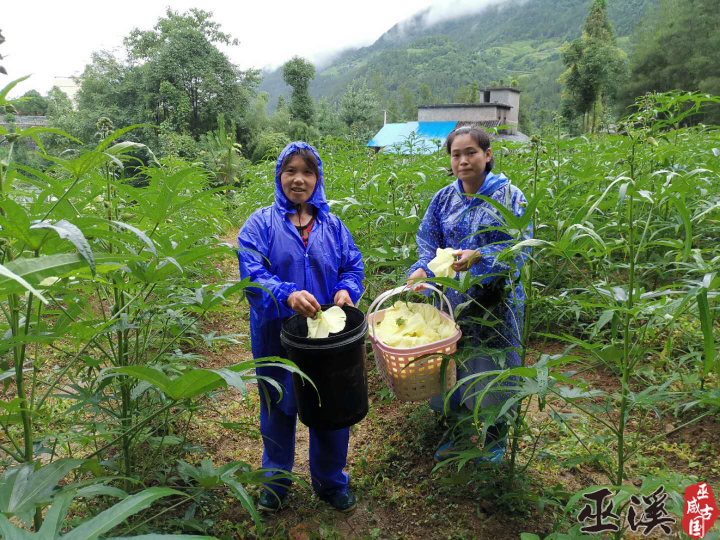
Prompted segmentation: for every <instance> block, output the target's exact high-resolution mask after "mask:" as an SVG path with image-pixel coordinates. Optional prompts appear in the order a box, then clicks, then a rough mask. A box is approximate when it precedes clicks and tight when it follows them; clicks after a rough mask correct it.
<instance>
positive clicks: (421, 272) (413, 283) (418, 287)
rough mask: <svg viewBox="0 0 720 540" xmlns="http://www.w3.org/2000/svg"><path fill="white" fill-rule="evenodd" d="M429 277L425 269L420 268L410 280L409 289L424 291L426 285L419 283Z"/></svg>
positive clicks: (411, 275)
mask: <svg viewBox="0 0 720 540" xmlns="http://www.w3.org/2000/svg"><path fill="white" fill-rule="evenodd" d="M427 277H428V275H427V272H426V271H425V269H424V268H418V269H417V270H415V271H414V272H413V273H412V274H410V277H409V278H408V287H412V288H413V289H412V290H413V291H422V290H423V289H424V288H425V284H424V283H417V281H419V280H421V279H427Z"/></svg>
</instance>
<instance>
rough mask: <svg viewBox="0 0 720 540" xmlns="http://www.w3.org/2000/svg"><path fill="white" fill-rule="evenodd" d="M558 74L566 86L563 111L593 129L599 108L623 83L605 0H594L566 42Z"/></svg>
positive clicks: (621, 59)
mask: <svg viewBox="0 0 720 540" xmlns="http://www.w3.org/2000/svg"><path fill="white" fill-rule="evenodd" d="M563 63H564V64H565V67H566V68H567V70H566V71H565V73H563V74H562V75H561V76H560V79H559V80H560V82H561V83H562V84H563V85H564V86H565V89H564V92H563V97H564V114H565V115H566V116H567V117H569V118H573V117H575V116H577V115H581V116H582V117H583V120H584V121H583V125H584V129H585V131H590V132H594V131H595V127H596V119H597V113H598V109H599V108H604V107H606V106H607V98H608V97H614V96H615V94H616V92H617V89H618V88H619V87H620V85H621V84H622V76H623V74H624V72H625V69H626V67H625V63H626V57H625V53H624V52H623V51H622V50H621V49H619V48H618V47H617V46H616V43H615V32H614V30H613V28H612V24H611V23H610V21H609V20H608V17H607V2H606V0H594V1H593V3H592V5H591V6H590V12H589V13H588V16H587V18H586V19H585V26H584V29H583V33H582V36H581V37H580V38H578V39H576V40H575V41H573V42H572V43H570V44H568V45H566V46H565V48H564V50H563Z"/></svg>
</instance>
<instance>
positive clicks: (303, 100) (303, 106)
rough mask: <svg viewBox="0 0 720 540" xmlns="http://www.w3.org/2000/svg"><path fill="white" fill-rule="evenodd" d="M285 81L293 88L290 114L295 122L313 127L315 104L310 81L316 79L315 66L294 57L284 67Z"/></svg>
mask: <svg viewBox="0 0 720 540" xmlns="http://www.w3.org/2000/svg"><path fill="white" fill-rule="evenodd" d="M282 73H283V80H284V81H285V84H287V85H288V86H290V87H292V94H291V95H290V114H291V115H292V118H293V120H299V121H301V122H304V123H305V124H307V125H312V123H313V120H314V117H315V103H314V101H313V98H312V96H311V95H310V81H312V80H313V78H315V66H313V65H312V64H311V63H310V62H308V61H307V60H305V59H304V58H300V57H299V56H295V57H293V58H292V59H291V60H288V61H287V62H285V65H283V72H282Z"/></svg>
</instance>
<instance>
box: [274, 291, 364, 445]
mask: <svg viewBox="0 0 720 540" xmlns="http://www.w3.org/2000/svg"><path fill="white" fill-rule="evenodd" d="M332 306H333V304H326V305H323V306H322V308H323V310H326V309H328V308H330V307H332ZM342 309H343V311H344V312H345V314H346V315H347V320H346V321H345V328H344V329H343V331H342V332H339V333H337V334H330V335H329V336H328V337H326V338H320V339H309V338H308V337H307V331H308V330H307V320H306V318H305V317H302V316H301V315H293V316H292V317H290V318H289V319H287V320H285V321H284V322H283V325H282V331H281V332H280V341H281V343H282V345H283V347H285V348H286V349H287V351H288V358H289V359H290V360H292V361H293V362H295V364H297V366H298V367H299V368H300V370H301V371H302V372H303V373H305V374H306V375H307V376H308V377H309V378H310V380H312V381H313V382H314V383H315V386H316V387H317V390H315V388H314V387H313V385H312V384H310V383H309V382H308V381H307V380H303V378H302V377H300V376H299V375H297V374H295V373H293V376H292V379H293V388H294V390H295V401H296V403H297V408H298V416H299V417H300V421H301V422H302V423H303V424H305V425H306V426H308V427H311V428H314V429H321V430H328V431H329V430H334V429H341V428H346V427H350V426H352V425H354V424H357V423H358V422H359V421H360V420H362V419H363V418H365V415H367V412H368V408H369V403H368V385H367V371H366V369H365V336H366V334H367V320H366V319H365V314H364V313H363V312H362V311H360V310H359V309H357V308H354V307H350V306H343V308H342Z"/></svg>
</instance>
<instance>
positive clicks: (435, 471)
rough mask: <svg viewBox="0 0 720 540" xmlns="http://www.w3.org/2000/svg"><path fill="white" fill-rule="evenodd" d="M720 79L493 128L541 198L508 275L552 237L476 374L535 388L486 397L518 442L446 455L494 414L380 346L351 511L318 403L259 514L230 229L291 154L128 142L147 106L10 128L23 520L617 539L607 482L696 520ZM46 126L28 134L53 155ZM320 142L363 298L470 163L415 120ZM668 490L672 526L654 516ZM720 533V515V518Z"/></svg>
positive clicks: (8, 268) (715, 458)
mask: <svg viewBox="0 0 720 540" xmlns="http://www.w3.org/2000/svg"><path fill="white" fill-rule="evenodd" d="M2 99H4V97H3V96H0V102H1V101H2ZM709 101H713V102H718V101H720V98H713V97H707V96H703V95H695V94H687V93H675V94H665V95H657V96H648V97H646V98H645V100H644V101H642V102H640V103H639V107H638V109H637V112H636V113H635V114H634V115H633V116H631V117H630V118H628V119H627V120H626V121H625V122H623V123H622V124H619V125H618V126H617V132H616V133H613V134H598V135H593V136H592V137H577V138H570V137H568V136H567V135H566V134H565V133H564V132H563V130H562V129H561V124H560V122H556V123H555V124H554V125H552V126H549V127H548V129H546V130H545V136H543V137H539V138H533V140H532V141H531V142H529V143H527V144H520V143H512V142H503V141H501V140H497V141H495V142H494V143H493V151H494V155H495V169H494V170H495V171H499V172H503V173H505V174H506V175H507V177H508V178H509V179H510V180H511V182H512V183H514V184H515V185H517V186H518V187H519V188H520V189H521V190H522V191H523V193H524V194H525V196H526V198H527V201H528V204H527V207H526V208H525V214H524V216H523V217H521V218H517V217H515V216H514V215H512V213H511V212H508V211H507V210H506V209H505V208H504V207H503V206H502V205H497V206H496V210H497V212H498V215H500V216H501V218H502V220H503V222H504V224H505V225H504V227H503V228H504V230H505V231H506V232H507V233H508V234H510V235H511V236H512V237H513V238H515V239H516V241H515V242H513V243H512V244H511V245H510V246H509V247H508V248H507V249H506V251H505V252H504V255H503V256H504V258H505V260H506V262H507V263H508V264H509V265H510V270H509V271H510V272H512V271H514V267H513V265H514V262H513V261H514V260H515V258H516V255H517V254H518V252H520V251H521V250H524V251H525V252H526V253H527V254H528V256H527V258H526V261H525V264H523V265H522V267H521V269H520V276H521V277H520V279H521V280H522V282H523V285H524V287H525V291H526V295H527V300H526V304H525V313H526V320H525V322H524V326H523V328H522V340H521V347H520V350H519V351H518V352H519V353H520V355H521V358H522V365H521V366H520V367H516V368H507V369H499V370H496V371H494V372H490V373H488V374H484V375H485V378H484V379H481V378H480V377H478V380H477V382H478V383H481V382H482V383H483V384H485V383H489V384H488V386H487V388H492V387H493V386H496V385H500V384H503V383H505V384H506V386H505V388H506V389H507V391H508V393H509V396H510V397H509V401H508V403H509V405H512V407H511V406H508V407H505V408H503V410H498V411H494V412H493V413H492V414H493V416H492V418H490V419H495V418H496V417H497V418H504V419H505V420H506V421H507V422H508V425H509V426H510V431H509V433H508V438H509V449H508V453H507V456H506V457H505V459H504V460H503V461H502V463H501V464H499V465H497V466H488V465H484V466H483V465H475V464H474V460H473V456H474V454H473V450H472V449H468V450H467V452H464V453H460V454H459V455H458V456H457V457H454V458H452V459H449V460H447V461H445V462H442V463H440V464H436V463H435V462H434V461H433V459H432V455H433V452H434V451H435V449H436V447H437V445H438V443H439V442H440V440H441V439H442V438H443V437H444V436H446V435H447V433H448V431H449V430H452V429H453V428H454V427H457V425H461V426H463V427H464V428H465V429H469V430H472V431H473V432H474V437H475V439H474V440H475V441H481V440H482V439H483V438H484V437H485V430H486V424H487V423H488V422H489V420H490V419H488V418H487V417H485V418H484V417H483V416H482V414H481V411H479V410H476V411H474V412H468V414H467V417H465V418H452V419H450V418H449V417H447V416H443V415H440V414H438V413H435V412H433V411H431V410H430V409H429V407H428V405H427V404H426V403H425V402H413V403H411V402H402V401H399V400H398V399H396V398H394V396H393V395H392V393H391V392H390V391H389V390H388V389H387V388H386V387H385V385H384V383H383V382H382V380H381V379H380V377H379V375H378V373H377V369H376V367H375V361H374V357H373V354H372V350H371V348H370V347H369V346H368V348H367V351H368V355H367V367H368V370H369V384H370V402H371V409H370V413H369V415H368V417H367V418H366V419H364V420H363V421H362V422H360V423H359V424H357V425H356V426H353V428H351V439H350V453H349V455H348V472H349V474H350V477H351V483H352V486H353V489H354V490H355V492H356V494H357V496H358V509H357V510H356V511H355V513H354V514H352V515H350V516H344V515H339V514H337V513H335V512H333V511H331V510H329V509H328V508H327V507H326V506H325V505H323V504H322V503H321V502H320V501H319V500H317V498H315V497H314V496H313V495H312V490H311V489H310V488H309V485H308V482H309V474H308V468H307V447H308V442H307V430H306V429H304V428H300V427H299V431H298V448H297V458H296V474H297V475H298V482H297V483H296V484H295V487H294V488H293V490H292V491H291V495H290V499H289V505H288V506H289V507H288V509H286V510H284V511H282V512H281V513H279V514H278V515H277V516H272V517H265V516H261V515H259V514H258V512H257V511H256V510H255V502H254V501H255V500H256V499H257V496H258V494H259V492H260V485H261V481H262V475H263V471H262V470H261V469H260V457H261V452H262V442H261V440H260V437H259V433H258V419H259V399H260V398H259V396H258V391H257V389H256V386H257V378H256V376H255V371H254V368H255V366H256V364H257V361H256V360H255V359H253V358H252V355H251V354H250V344H249V329H248V326H249V323H248V320H249V308H248V304H247V302H246V300H245V299H244V297H243V295H244V290H245V289H246V288H247V287H248V286H249V282H248V281H242V280H240V276H239V272H238V269H237V259H236V253H235V251H234V248H235V245H236V237H237V232H238V230H239V228H240V227H241V226H242V223H243V221H244V220H245V219H246V218H247V216H249V215H250V213H252V212H253V211H254V210H255V209H257V208H259V207H261V206H265V205H268V204H271V203H272V200H273V197H274V196H273V190H274V171H275V162H274V160H272V159H271V160H269V161H267V162H263V163H260V164H257V165H253V166H251V167H249V168H248V169H247V170H246V171H245V172H244V175H243V178H242V185H241V186H240V187H235V188H234V189H233V190H228V188H227V187H226V186H223V185H218V183H217V181H216V176H215V175H214V174H213V172H212V171H208V170H207V169H205V168H202V167H200V166H198V165H197V164H193V163H188V162H186V161H183V160H180V159H167V158H161V159H159V160H157V159H155V157H154V155H153V154H152V152H151V151H150V149H147V148H146V147H144V146H142V145H139V144H137V143H131V142H126V137H125V135H126V134H127V133H129V132H130V131H131V130H132V129H133V128H125V129H121V130H116V131H110V130H106V131H105V132H103V133H102V138H101V139H100V142H99V143H98V145H97V146H96V147H95V148H94V149H86V150H83V151H75V152H69V153H63V154H62V155H57V156H44V158H45V160H47V164H48V168H47V169H44V170H39V169H33V168H30V167H27V166H25V165H20V164H16V163H14V162H13V159H12V149H13V144H15V143H16V141H15V140H12V141H9V146H10V156H9V159H8V160H7V161H6V162H3V163H2V164H0V231H1V232H2V236H1V237H0V263H1V265H0V308H1V310H2V313H1V316H2V317H1V319H0V337H1V339H0V380H1V381H2V388H0V392H1V395H0V408H1V410H0V428H1V431H0V470H2V481H1V482H0V536H1V537H2V538H4V539H6V540H8V539H16V538H17V539H23V540H25V539H28V540H30V539H37V540H40V539H42V540H49V539H56V538H57V539H60V538H64V539H67V540H78V539H84V540H90V539H95V538H102V537H116V536H121V537H125V538H133V537H137V538H147V539H152V538H163V537H176V538H183V537H185V538H189V537H192V538H219V539H226V538H227V539H232V538H293V539H310V538H398V539H399V538H455V539H461V538H496V539H504V538H519V537H521V535H522V537H523V538H524V539H526V540H530V539H535V538H548V537H549V538H557V539H559V538H593V537H595V536H590V535H588V534H585V533H583V532H581V530H580V529H581V527H583V526H586V525H587V524H588V523H589V521H585V523H581V521H583V520H582V519H580V518H581V517H582V515H581V514H582V512H583V507H584V506H585V505H586V504H587V502H588V498H585V497H583V495H586V494H591V493H595V492H598V491H599V490H602V489H607V490H608V492H609V493H610V494H609V495H608V497H607V498H606V499H605V504H606V505H607V504H608V503H609V502H610V501H612V502H613V504H614V512H615V513H616V514H618V515H619V516H620V517H619V518H618V520H617V521H615V523H617V524H618V527H617V531H616V530H611V529H608V530H607V531H606V532H604V534H606V535H607V537H616V538H620V537H622V538H642V537H645V536H644V534H647V535H649V537H651V538H665V537H675V538H687V536H686V535H685V533H683V532H682V528H681V526H680V521H681V519H682V516H683V506H684V499H683V495H684V491H685V488H686V487H688V486H689V485H691V484H695V483H698V482H706V483H707V484H709V485H710V486H711V487H714V488H715V493H716V494H718V493H720V416H719V414H718V413H719V412H720V387H719V382H720V356H719V355H718V344H719V343H720V332H719V330H720V322H719V316H718V315H719V313H720V304H719V302H718V294H719V292H718V291H720V275H719V273H718V270H719V269H720V243H719V242H718V239H720V131H718V130H717V129H716V128H714V127H708V126H697V127H683V120H684V119H685V118H686V117H687V115H689V114H691V113H692V112H693V111H694V110H696V108H698V107H702V106H703V104H704V103H705V102H709ZM0 104H1V103H0ZM49 129H51V128H31V129H29V130H26V131H25V132H21V133H20V137H33V138H37V140H38V142H39V143H40V145H39V147H38V152H42V151H43V146H42V137H43V136H46V135H47V134H48V133H47V131H48V130H49ZM43 130H45V133H44V132H43ZM50 134H51V135H53V136H63V134H61V133H58V132H57V130H55V131H54V132H53V133H50ZM317 148H318V151H319V153H320V155H321V157H322V158H323V161H324V172H325V189H326V193H327V196H328V199H330V200H331V209H332V211H333V212H334V213H335V214H337V215H338V216H339V217H340V218H341V219H342V220H343V222H344V223H345V224H346V225H347V226H348V228H349V229H350V231H351V232H352V234H353V237H354V239H355V242H356V244H357V245H358V247H359V249H360V250H361V252H362V254H363V258H364V262H365V268H366V282H365V293H364V296H363V299H362V300H361V303H360V306H359V307H360V308H361V309H363V310H367V308H368V306H369V305H370V303H371V302H372V300H373V299H374V298H376V297H377V296H378V295H379V294H380V293H381V292H383V291H385V290H387V289H390V288H394V287H396V286H398V285H401V284H403V283H405V281H406V276H407V269H408V268H409V266H410V265H411V264H412V263H413V262H415V261H416V260H417V246H416V244H415V235H416V233H417V230H418V226H419V223H420V220H421V219H422V216H423V215H424V213H425V210H426V208H427V206H428V204H429V202H430V199H431V198H432V196H433V195H434V194H435V193H436V192H437V191H438V190H439V189H440V188H442V187H443V186H445V185H447V184H448V182H450V181H452V180H453V178H452V177H450V176H448V172H447V167H448V166H449V159H448V156H447V154H445V153H444V152H438V153H435V154H433V155H421V154H417V153H415V152H414V150H413V141H412V140H410V141H408V143H407V148H406V152H407V153H406V154H404V155H396V154H385V153H379V154H374V153H372V152H371V151H368V150H367V149H366V148H365V147H364V146H363V143H362V142H360V141H356V140H352V139H323V140H321V141H319V142H318V143H317ZM528 227H530V228H531V230H532V238H530V237H528V236H525V235H524V231H525V230H527V229H528ZM435 281H436V283H437V284H439V285H442V286H443V287H446V288H455V289H458V290H459V291H461V292H464V291H467V290H468V289H469V288H470V287H471V286H472V285H473V284H474V280H473V279H471V278H470V277H469V276H461V279H460V280H452V279H448V278H444V279H443V278H438V279H437V280H435ZM416 298H422V297H420V296H419V295H417V296H416ZM270 361H273V362H277V363H280V364H282V365H283V366H285V367H286V368H287V369H291V370H293V369H296V368H295V367H294V366H293V365H292V364H291V363H289V362H288V361H287V360H283V359H280V358H273V359H270ZM507 384H510V386H507ZM660 488H662V490H661V491H660V492H658V490H659V489H660ZM657 493H662V494H666V495H667V498H666V499H663V505H664V509H665V511H666V514H665V516H666V517H668V518H672V519H674V520H675V521H674V522H673V523H669V525H668V527H670V530H671V532H670V533H667V532H664V531H663V530H662V528H661V527H660V526H656V527H655V526H653V527H652V528H651V527H650V525H648V524H647V523H645V522H643V523H645V524H644V525H643V524H639V522H637V521H633V519H632V518H631V517H630V514H632V515H635V514H634V512H637V511H638V510H636V508H640V506H642V504H643V503H642V501H644V500H645V499H642V498H643V497H644V498H648V501H650V500H651V499H650V498H651V496H653V495H654V494H657ZM659 496H660V495H657V497H659ZM716 497H717V495H716ZM649 504H650V502H646V503H645V505H646V506H647V505H649ZM631 510H632V512H631ZM626 516H627V518H626ZM647 516H648V514H645V517H647ZM648 519H649V518H648ZM590 521H591V520H590ZM648 529H650V530H648ZM32 531H34V532H32ZM183 535H184V536H183ZM718 537H720V533H718V525H716V526H715V527H714V529H712V530H711V531H710V532H709V533H708V534H707V535H706V536H705V538H718Z"/></svg>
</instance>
